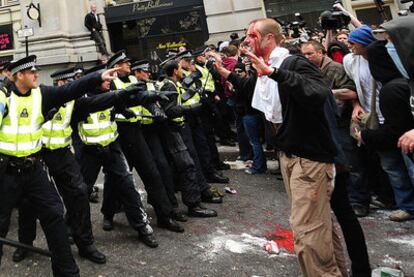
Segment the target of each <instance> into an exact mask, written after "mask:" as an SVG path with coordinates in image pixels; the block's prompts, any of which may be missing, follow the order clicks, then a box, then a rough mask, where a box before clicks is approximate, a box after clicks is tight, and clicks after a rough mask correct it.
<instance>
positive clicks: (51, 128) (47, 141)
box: [42, 101, 75, 150]
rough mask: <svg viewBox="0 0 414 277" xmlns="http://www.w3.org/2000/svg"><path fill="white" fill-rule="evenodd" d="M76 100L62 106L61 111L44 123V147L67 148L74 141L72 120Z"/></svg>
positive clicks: (53, 148)
mask: <svg viewBox="0 0 414 277" xmlns="http://www.w3.org/2000/svg"><path fill="white" fill-rule="evenodd" d="M74 106H75V101H70V102H68V103H66V104H65V106H63V107H61V108H60V109H59V111H58V112H57V113H56V114H55V115H54V116H53V119H52V120H49V121H48V122H46V123H45V124H43V126H42V129H43V135H42V143H43V147H45V148H47V149H50V150H55V149H60V148H65V147H67V146H69V145H70V144H71V142H72V140H71V136H72V131H73V130H72V127H71V126H70V120H71V119H72V112H73V107H74Z"/></svg>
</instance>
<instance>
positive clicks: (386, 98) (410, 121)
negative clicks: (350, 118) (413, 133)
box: [361, 78, 414, 151]
mask: <svg viewBox="0 0 414 277" xmlns="http://www.w3.org/2000/svg"><path fill="white" fill-rule="evenodd" d="M379 97H380V109H381V112H382V115H383V116H384V119H385V121H384V124H383V125H381V127H380V128H379V129H377V130H365V131H363V132H362V133H361V135H362V140H363V141H364V143H365V144H366V145H367V146H369V147H372V148H375V149H376V150H380V151H387V150H396V149H397V144H398V139H399V138H400V137H401V136H402V135H403V134H404V133H405V132H407V131H409V130H411V129H414V118H413V116H412V114H411V107H410V89H409V87H408V82H407V80H405V79H403V78H398V79H394V80H392V81H390V82H388V83H387V84H385V85H384V86H383V87H382V89H381V92H380V95H379Z"/></svg>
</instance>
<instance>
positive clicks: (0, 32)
mask: <svg viewBox="0 0 414 277" xmlns="http://www.w3.org/2000/svg"><path fill="white" fill-rule="evenodd" d="M10 49H13V28H12V25H11V24H8V25H3V26H0V51H2V50H10Z"/></svg>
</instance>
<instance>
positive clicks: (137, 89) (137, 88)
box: [117, 84, 145, 103]
mask: <svg viewBox="0 0 414 277" xmlns="http://www.w3.org/2000/svg"><path fill="white" fill-rule="evenodd" d="M144 90H145V88H143V87H142V86H141V85H140V84H133V85H131V86H129V87H127V88H126V89H122V90H119V91H118V92H117V95H118V97H119V99H120V100H121V102H123V103H126V102H128V100H130V99H133V98H134V97H136V95H138V94H139V93H141V92H142V91H144Z"/></svg>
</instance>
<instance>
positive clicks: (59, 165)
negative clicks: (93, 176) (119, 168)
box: [19, 147, 93, 249]
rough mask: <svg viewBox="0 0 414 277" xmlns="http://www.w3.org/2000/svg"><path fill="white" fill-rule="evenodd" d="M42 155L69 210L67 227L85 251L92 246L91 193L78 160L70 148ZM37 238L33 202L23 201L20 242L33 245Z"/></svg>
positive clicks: (46, 152) (20, 217)
mask: <svg viewBox="0 0 414 277" xmlns="http://www.w3.org/2000/svg"><path fill="white" fill-rule="evenodd" d="M41 154H42V158H43V160H44V161H45V163H46V166H47V167H48V168H49V174H50V176H51V177H52V178H53V181H54V182H55V184H56V187H57V189H58V191H59V193H60V195H61V196H62V199H63V202H64V204H65V207H66V223H67V225H68V226H69V227H70V228H71V231H72V235H73V239H74V241H75V243H76V245H77V246H78V248H79V249H82V248H84V247H85V246H89V245H91V244H93V234H92V224H91V212H90V206H89V199H88V189H87V186H86V184H85V182H84V181H83V178H82V174H81V172H80V167H79V165H78V163H77V161H76V160H75V156H74V155H73V154H72V152H71V151H70V149H69V147H66V148H62V149H57V150H53V151H51V150H48V149H43V150H42V152H41ZM25 203H26V204H25ZM35 237H36V214H34V213H33V209H32V208H31V205H30V202H29V201H24V202H23V203H22V205H20V207H19V241H21V242H23V243H26V244H32V242H33V240H34V238H35Z"/></svg>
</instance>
